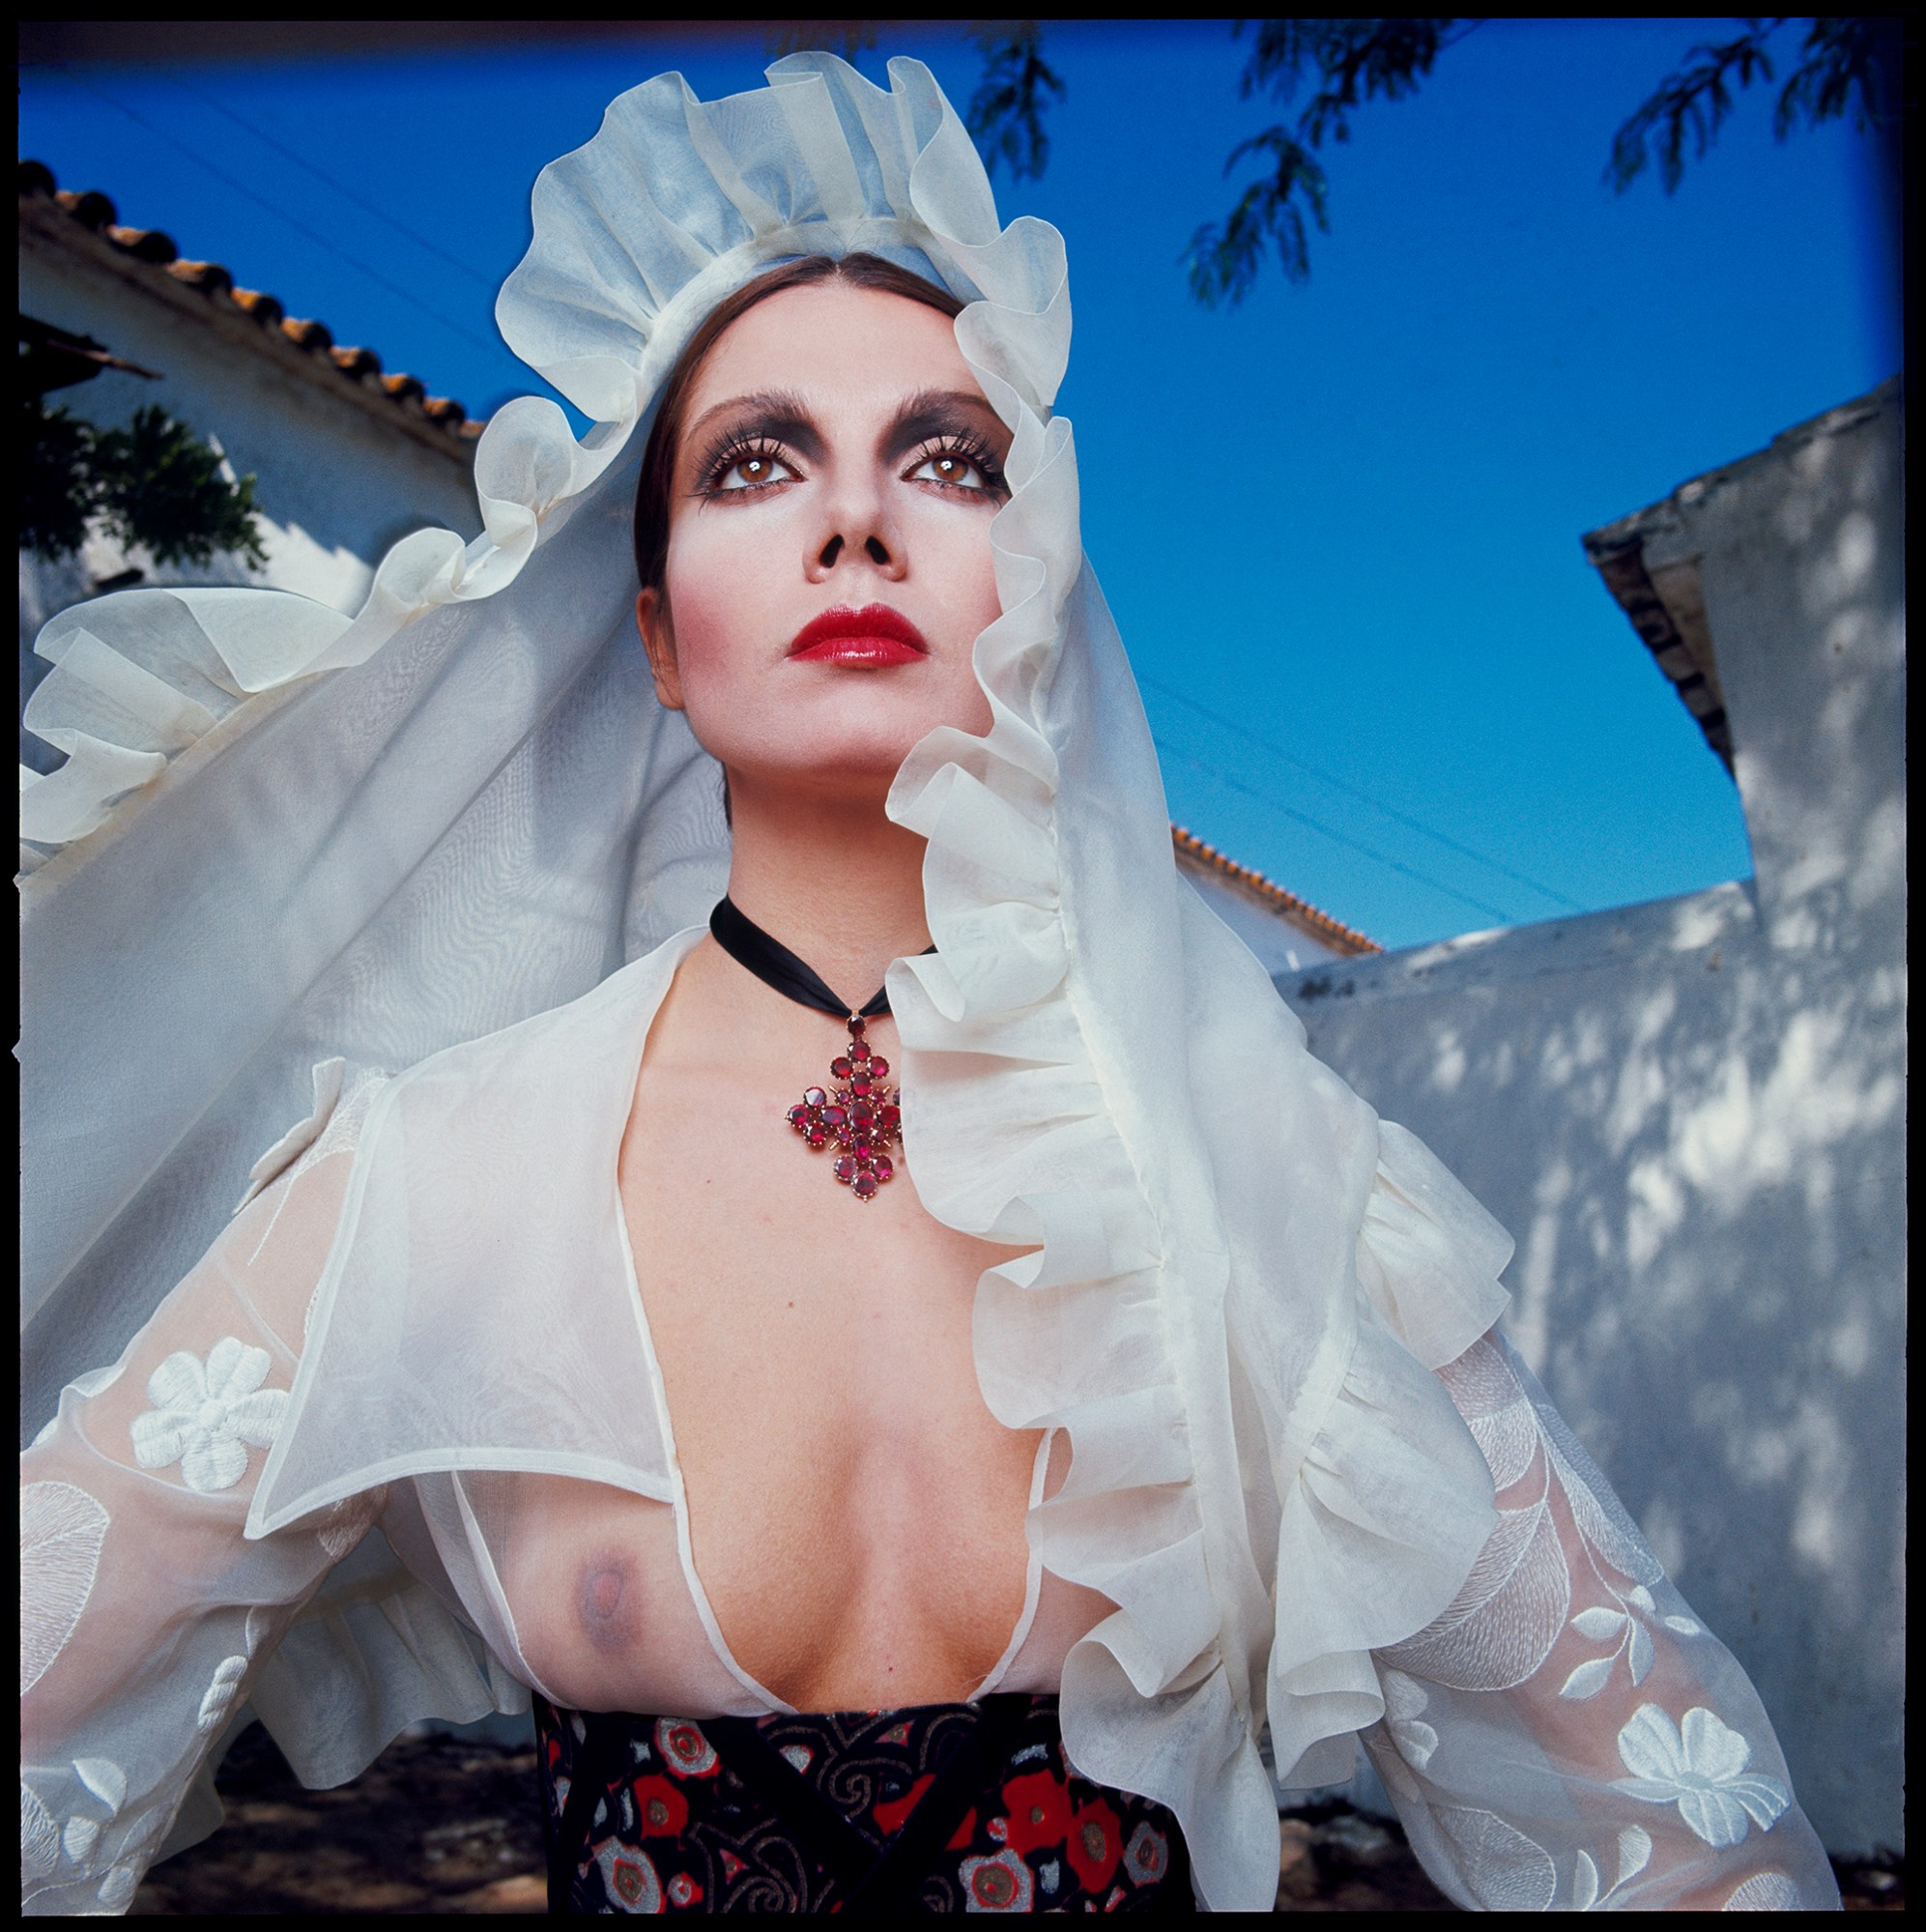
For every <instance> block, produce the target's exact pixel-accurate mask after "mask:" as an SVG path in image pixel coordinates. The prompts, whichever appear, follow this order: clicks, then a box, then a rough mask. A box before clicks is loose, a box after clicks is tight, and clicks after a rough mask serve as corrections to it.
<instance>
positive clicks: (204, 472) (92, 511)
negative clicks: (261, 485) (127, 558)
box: [18, 396, 267, 566]
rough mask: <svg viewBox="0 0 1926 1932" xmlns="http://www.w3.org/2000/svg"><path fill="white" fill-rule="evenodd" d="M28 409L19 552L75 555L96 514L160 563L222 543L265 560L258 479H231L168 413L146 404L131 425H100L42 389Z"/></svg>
mask: <svg viewBox="0 0 1926 1932" xmlns="http://www.w3.org/2000/svg"><path fill="white" fill-rule="evenodd" d="M21 411H22V422H21V427H22V432H23V442H24V445H25V448H24V455H25V463H24V465H23V468H24V472H25V475H24V476H23V479H22V485H21V490H20V497H19V512H18V517H19V536H20V548H21V549H22V550H29V551H32V552H33V554H34V555H35V556H37V557H43V558H45V559H47V560H48V561H50V562H51V561H54V560H57V559H59V558H62V557H71V556H72V554H73V553H74V552H75V551H76V550H78V549H79V548H80V545H81V543H82V542H83V541H84V540H85V538H86V534H87V526H88V523H89V522H90V520H91V519H93V518H94V517H96V516H98V517H99V518H100V519H101V525H102V526H103V528H104V529H105V530H106V531H107V533H109V534H110V535H112V536H113V537H114V538H115V539H116V540H117V541H118V542H120V543H121V544H122V545H124V546H126V547H128V548H132V547H133V546H135V545H139V546H140V547H141V548H143V549H145V550H147V551H148V552H149V553H150V554H151V555H152V557H153V558H154V561H155V562H157V563H159V564H163V565H164V564H171V563H193V564H203V563H208V562H212V561H213V559H214V558H215V557H216V555H218V554H220V553H221V552H224V551H225V552H232V553H235V554H237V555H239V556H241V557H243V558H244V559H245V560H246V561H247V562H249V563H252V564H255V565H257V566H258V565H260V564H262V563H265V562H267V554H266V552H265V551H263V550H262V548H261V539H260V533H259V532H258V530H257V529H256V526H255V515H256V512H255V508H254V478H253V477H252V476H243V477H242V478H241V479H240V481H239V482H234V483H230V482H229V481H228V480H227V479H226V478H225V477H224V476H221V474H220V458H219V457H218V456H216V454H215V453H214V451H213V450H212V449H210V448H209V447H207V445H206V444H205V443H203V442H201V440H200V439H199V438H198V437H197V436H195V434H194V433H193V431H192V430H190V429H189V428H187V425H186V424H185V423H181V422H177V421H176V420H175V419H174V418H172V417H171V416H168V415H167V414H166V413H165V412H164V411H162V410H160V409H158V408H156V407H155V406H154V405H153V404H151V403H150V404H145V405H143V406H142V407H141V408H139V409H137V410H135V411H134V413H133V418H132V420H131V421H130V422H129V425H128V426H127V428H125V429H97V428H96V427H95V426H94V425H93V424H92V423H91V422H85V421H83V420H81V419H80V418H78V417H74V416H70V415H69V414H68V413H67V411H66V410H64V409H60V408H49V407H48V406H47V405H46V403H45V402H44V401H43V400H42V398H40V397H38V396H29V397H27V398H26V399H25V400H24V401H23V402H22V404H21Z"/></svg>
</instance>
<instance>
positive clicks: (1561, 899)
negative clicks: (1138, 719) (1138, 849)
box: [1138, 673, 1590, 912]
mask: <svg viewBox="0 0 1926 1932" xmlns="http://www.w3.org/2000/svg"><path fill="white" fill-rule="evenodd" d="M1138 681H1139V682H1140V683H1144V684H1148V685H1150V686H1151V687H1152V688H1153V689H1155V690H1158V691H1162V692H1163V693H1164V696H1165V697H1166V698H1174V699H1175V700H1176V701H1177V703H1178V704H1180V705H1187V706H1190V708H1191V709H1192V710H1193V711H1195V712H1196V713H1197V714H1198V715H1199V716H1200V717H1206V718H1208V719H1209V720H1210V721H1211V723H1212V724H1214V725H1216V726H1217V727H1218V728H1219V729H1220V730H1221V731H1226V732H1229V733H1231V734H1232V735H1234V736H1236V737H1241V738H1242V739H1243V740H1244V741H1245V742H1246V743H1247V744H1250V745H1254V746H1255V747H1256V748H1257V749H1258V750H1259V751H1262V752H1266V753H1268V754H1269V755H1270V756H1271V757H1272V758H1275V759H1279V760H1280V761H1281V762H1282V763H1283V764H1289V765H1294V766H1295V767H1296V768H1297V769H1298V770H1299V771H1305V772H1308V773H1309V774H1310V776H1311V777H1313V778H1315V779H1317V780H1319V781H1320V782H1321V783H1323V784H1325V785H1329V786H1330V787H1331V788H1332V789H1333V790H1334V791H1337V792H1343V793H1348V794H1349V795H1350V796H1351V797H1353V798H1357V799H1359V800H1361V801H1362V802H1363V803H1365V804H1366V805H1368V806H1370V807H1371V808H1372V810H1373V811H1378V812H1382V813H1383V814H1384V815H1385V817H1386V818H1388V819H1395V820H1396V821H1397V822H1398V823H1399V824H1402V825H1409V826H1410V827H1411V829H1412V830H1413V831H1414V832H1421V833H1423V836H1424V837H1425V838H1427V839H1434V840H1436V841H1437V843H1438V844H1439V845H1441V846H1449V847H1450V848H1451V850H1452V851H1454V852H1458V853H1460V854H1461V855H1462V856H1464V857H1465V858H1469V859H1475V860H1476V861H1477V862H1478V863H1479V864H1480V865H1488V866H1489V867H1490V868H1491V869H1492V871H1494V872H1502V873H1503V874H1504V875H1505V877H1506V878H1507V879H1510V880H1512V881H1513V882H1514V883H1515V884H1518V885H1525V886H1529V887H1530V888H1531V889H1532V890H1533V891H1534V892H1541V893H1543V895H1544V896H1545V897H1546V898H1547V899H1549V900H1552V901H1553V902H1554V903H1555V904H1557V905H1560V906H1564V907H1566V908H1568V909H1569V910H1571V911H1573V912H1584V911H1588V910H1590V908H1588V907H1585V906H1581V905H1580V904H1579V903H1578V901H1577V900H1575V899H1572V898H1568V897H1567V895H1566V894H1565V893H1563V892H1560V891H1559V890H1558V889H1557V888H1556V887H1554V886H1550V885H1546V884H1543V883H1542V882H1541V881H1539V880H1538V879H1533V878H1531V877H1530V876H1529V875H1528V874H1526V873H1522V872H1518V871H1515V870H1514V869H1513V868H1512V867H1510V866H1509V865H1507V864H1506V863H1505V862H1504V860H1502V859H1496V858H1493V857H1491V856H1490V854H1489V853H1487V852H1481V851H1475V850H1474V849H1473V848H1472V847H1470V846H1468V845H1463V844H1461V843H1460V842H1459V841H1458V840H1456V839H1454V838H1452V836H1451V835H1450V833H1448V832H1440V831H1435V830H1433V829H1432V827H1431V826H1429V825H1427V824H1425V823H1424V822H1423V820H1420V819H1414V818H1413V817H1412V816H1411V814H1410V813H1408V812H1400V811H1399V810H1398V809H1397V807H1396V806H1395V805H1387V804H1386V803H1385V802H1384V800H1383V799H1382V798H1374V797H1372V796H1371V794H1370V793H1368V792H1365V791H1363V790H1361V789H1360V788H1359V787H1358V786H1355V785H1351V784H1348V783H1346V781H1345V780H1343V779H1341V778H1338V777H1336V776H1334V775H1333V774H1332V773H1331V772H1328V771H1322V770H1320V769H1319V768H1318V767H1317V766H1316V765H1314V764H1308V763H1307V762H1306V761H1305V760H1303V759H1301V758H1298V757H1296V756H1295V755H1294V754H1292V753H1290V752H1288V751H1285V750H1284V749H1283V747H1282V746H1281V745H1276V744H1273V743H1272V742H1271V741H1270V739H1268V738H1265V737H1261V736H1259V735H1258V734H1257V733H1255V732H1253V731H1251V730H1250V727H1249V726H1247V725H1240V724H1238V723H1236V722H1235V721H1234V720H1232V719H1230V718H1226V717H1224V716H1222V714H1221V713H1220V712H1217V711H1213V710H1212V709H1211V708H1210V707H1209V706H1206V705H1200V704H1198V703H1197V701H1196V700H1195V699H1194V698H1193V697H1191V696H1189V695H1188V694H1187V693H1185V692H1183V691H1178V690H1173V689H1172V688H1171V686H1170V685H1168V684H1166V683H1164V680H1163V679H1162V678H1150V677H1146V676H1144V675H1143V674H1142V673H1139V674H1138ZM1444 889H1445V890H1447V891H1449V890H1450V887H1445V888H1444ZM1470 903H1474V904H1475V903H1476V902H1475V901H1474V902H1470Z"/></svg>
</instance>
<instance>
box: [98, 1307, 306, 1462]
mask: <svg viewBox="0 0 1926 1932" xmlns="http://www.w3.org/2000/svg"><path fill="white" fill-rule="evenodd" d="M269 1367H270V1361H269V1356H268V1351H267V1350H266V1349H265V1348H251V1347H249V1346H248V1345H247V1344H246V1343H245V1342H244V1341H241V1340H240V1339H239V1338H238V1337H236V1336H232V1335H230V1336H226V1337H224V1338H223V1339H222V1340H221V1341H216V1343H215V1345H214V1348H213V1349H212V1351H211V1352H210V1353H209V1355H208V1359H207V1363H206V1366H205V1367H203V1366H202V1365H201V1364H200V1363H199V1362H197V1361H196V1360H195V1359H194V1358H193V1356H192V1355H191V1354H189V1353H188V1352H187V1350H186V1349H182V1350H181V1351H180V1352H179V1353H177V1354H173V1355H170V1356H168V1358H167V1359H166V1361H164V1362H163V1363H161V1365H160V1366H159V1368H158V1369H157V1370H155V1371H154V1373H153V1374H152V1375H151V1376H149V1377H148V1382H147V1399H148V1400H149V1401H150V1402H152V1403H153V1404H154V1407H153V1408H152V1409H150V1410H149V1411H148V1412H147V1414H145V1415H141V1416H136V1417H135V1418H134V1420H133V1427H132V1430H131V1434H132V1437H133V1453H134V1457H135V1459H136V1460H137V1461H138V1462H139V1464H140V1466H141V1467H142V1468H143V1469H168V1468H171V1467H172V1466H173V1465H174V1464H175V1463H177V1462H178V1463H179V1464H180V1465H181V1477H182V1480H183V1481H184V1482H185V1483H186V1484H187V1487H188V1488H190V1489H193V1490H197V1491H201V1492H206V1491H209V1490H214V1489H230V1488H232V1487H233V1486H234V1485H235V1484H237V1483H238V1482H240V1481H241V1479H242V1477H243V1476H244V1474H245V1473H246V1470H247V1451H246V1449H245V1448H244V1447H243V1445H244V1444H249V1443H251V1444H252V1445H253V1446H254V1447H255V1448H256V1449H266V1448H268V1447H270V1446H271V1445H272V1444H273V1440H274V1435H275V1432H276V1431H277V1430H278V1429H279V1427H280V1426H281V1416H282V1413H283V1412H284V1411H285V1410H286V1408H287V1405H288V1392H287V1390H285V1389H264V1388H262V1387H261V1384H262V1383H263V1382H264V1381H265V1380H266V1379H267V1375H268V1370H269Z"/></svg>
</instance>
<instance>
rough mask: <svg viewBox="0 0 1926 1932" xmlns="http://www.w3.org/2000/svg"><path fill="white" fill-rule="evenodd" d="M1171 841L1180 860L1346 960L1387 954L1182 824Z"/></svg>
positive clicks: (1177, 827) (1173, 828)
mask: <svg viewBox="0 0 1926 1932" xmlns="http://www.w3.org/2000/svg"><path fill="white" fill-rule="evenodd" d="M1170 842H1171V844H1172V845H1173V846H1174V847H1175V848H1176V850H1177V853H1178V855H1179V857H1182V858H1188V859H1191V860H1193V862H1195V863H1197V864H1200V865H1203V866H1207V867H1208V868H1209V869H1210V870H1211V871H1213V872H1215V873H1216V874H1218V875H1219V877H1220V878H1222V879H1228V880H1229V881H1230V882H1231V883H1232V884H1234V885H1238V886H1241V887H1242V888H1243V889H1244V890H1245V891H1246V892H1247V893H1249V894H1250V896H1251V897H1252V898H1253V899H1255V900H1257V901H1258V902H1259V903H1260V904H1261V905H1262V906H1263V907H1264V908H1266V909H1267V910H1268V911H1272V912H1276V913H1279V915H1281V916H1282V917H1283V918H1285V919H1288V920H1289V921H1290V923H1291V924H1292V925H1294V926H1297V927H1299V928H1301V929H1302V930H1303V931H1305V932H1307V933H1309V934H1310V935H1312V936H1313V937H1315V938H1317V939H1319V940H1321V941H1322V942H1323V943H1324V944H1326V945H1328V946H1332V947H1335V948H1336V949H1337V951H1338V952H1339V953H1342V954H1343V955H1344V956H1345V957H1346V958H1350V959H1355V958H1357V957H1358V956H1359V955H1360V954H1364V953H1381V952H1383V951H1384V948H1383V947H1382V946H1381V945H1379V944H1378V942H1377V941H1376V940H1375V939H1372V938H1367V937H1365V935H1364V934H1363V933H1360V932H1358V931H1357V930H1356V929H1355V928H1354V927H1351V926H1346V925H1344V924H1343V923H1342V922H1341V921H1340V920H1337V919H1334V918H1333V917H1332V916H1331V914H1330V913H1328V912H1320V911H1319V910H1318V909H1317V908H1316V907H1315V906H1313V905H1311V904H1310V902H1309V901H1308V900H1306V899H1300V898H1299V897H1298V896H1297V894H1296V893H1295V892H1286V891H1285V890H1284V888H1283V887H1282V886H1281V885H1278V884H1275V883H1274V882H1273V881H1272V880H1270V879H1266V878H1265V877H1264V875H1263V874H1262V873H1261V872H1253V871H1251V869H1250V867H1249V866H1248V865H1239V864H1238V863H1237V861H1236V860H1235V859H1233V858H1226V857H1225V856H1224V855H1223V853H1222V852H1221V851H1218V850H1217V848H1216V847H1215V846H1207V845H1206V844H1205V843H1204V842H1203V840H1202V839H1200V838H1198V837H1197V836H1196V835H1195V834H1194V833H1193V832H1189V831H1186V830H1185V828H1184V827H1183V826H1182V825H1177V824H1173V825H1172V826H1171V827H1170Z"/></svg>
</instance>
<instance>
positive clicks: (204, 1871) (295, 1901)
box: [130, 1725, 1906, 1915]
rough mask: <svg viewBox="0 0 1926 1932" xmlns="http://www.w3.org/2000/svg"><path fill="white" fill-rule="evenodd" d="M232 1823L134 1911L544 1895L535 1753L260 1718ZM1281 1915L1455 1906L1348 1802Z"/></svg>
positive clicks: (1326, 1811) (1287, 1879) (439, 1904)
mask: <svg viewBox="0 0 1926 1932" xmlns="http://www.w3.org/2000/svg"><path fill="white" fill-rule="evenodd" d="M218 1783H219V1788H220V1793H221V1796H222V1798H223V1799H224V1800H225V1801H226V1803H227V1810H228V1818H227V1823H226V1825H225V1826H223V1827H222V1828H221V1830H220V1831H216V1833H215V1835H214V1836H213V1837H212V1838H209V1839H207V1840H206V1841H205V1842H203V1843H202V1844H199V1845H196V1846H195V1847H194V1848H193V1850H192V1851H189V1852H183V1853H182V1854H181V1855H180V1857H179V1858H175V1859H169V1860H167V1862H166V1863H165V1864H163V1865H158V1866H156V1867H155V1869H154V1871H153V1872H152V1873H150V1874H149V1876H148V1879H147V1882H146V1883H145V1884H144V1885H143V1886H142V1887H141V1888H140V1890H139V1891H138V1892H137V1893H136V1894H135V1896H134V1901H133V1904H132V1906H131V1908H130V1910H131V1911H132V1912H135V1913H159V1914H178V1915H188V1914H215V1915H221V1914H228V1913H325V1912H347V1913H356V1912H382V1913H427V1912H481V1913H494V1912H531V1913H539V1912H542V1911H544V1910H545V1908H546V1894H545V1888H544V1884H543V1879H542V1847H541V1819H540V1814H539V1812H538V1810H537V1807H536V1798H535V1759H534V1753H533V1752H532V1751H530V1750H517V1749H512V1748H494V1747H488V1746H477V1745H475V1744H474V1743H473V1742H472V1741H470V1740H467V1739H460V1738H446V1737H430V1738H401V1739H398V1740H397V1741H396V1742H395V1743H394V1744H393V1745H389V1747H388V1749H387V1750H386V1751H384V1752H383V1753H382V1755H381V1756H380V1757H379V1758H378V1759H377V1760H376V1761H375V1762H374V1763H373V1764H372V1765H370V1766H369V1767H368V1769H367V1771H366V1772H365V1773H362V1775H361V1776H360V1777H359V1778H358V1779H356V1781H355V1782H354V1783H353V1784H348V1785H343V1786H341V1787H340V1788H339V1789H337V1790H334V1791H308V1790H305V1789H303V1788H302V1785H300V1784H299V1783H298V1782H296V1780H295V1777H294V1774H293V1773H291V1772H290V1771H289V1770H288V1768H287V1765H286V1762H285V1761H284V1760H283V1759H282V1757H281V1754H280V1752H279V1751H277V1750H276V1749H275V1748H274V1746H273V1743H272V1742H271V1741H270V1740H269V1738H268V1735H267V1733H266V1732H265V1731H263V1730H261V1729H260V1727H259V1726H258V1725H257V1726H255V1727H254V1728H253V1729H251V1730H249V1731H248V1732H246V1733H245V1735H244V1737H243V1738H242V1739H241V1741H240V1742H239V1743H238V1744H237V1745H235V1746H234V1748H233V1750H231V1751H230V1752H229V1753H228V1758H227V1762H226V1764H225V1765H224V1766H223V1767H222V1769H221V1773H220V1777H219V1779H218ZM1279 1832H1280V1856H1279V1882H1278V1910H1279V1912H1450V1911H1452V1909H1453V1908H1452V1905H1451V1903H1450V1901H1449V1900H1447V1899H1446V1898H1445V1897H1444V1895H1443V1894H1442V1893H1441V1892H1439V1891H1438V1890H1437V1889H1436V1888H1435V1887H1434V1886H1433V1885H1432V1884H1431V1882H1430V1880H1429V1879H1427V1878H1426V1877H1425V1876H1424V1874H1423V1871H1422V1870H1421V1869H1420V1868H1419V1865H1418V1861H1417V1860H1416V1859H1414V1858H1413V1857H1412V1856H1411V1852H1410V1850H1409V1848H1408V1847H1407V1846H1406V1844H1405V1842H1404V1837H1403V1834H1402V1833H1401V1832H1400V1831H1398V1830H1397V1828H1396V1826H1394V1825H1384V1824H1380V1823H1378V1822H1377V1821H1376V1820H1374V1819H1371V1818H1367V1817H1365V1815H1364V1814H1363V1813H1361V1812H1358V1811H1354V1810H1352V1809H1351V1808H1350V1806H1348V1805H1346V1804H1341V1803H1327V1804H1318V1805H1312V1806H1308V1807H1306V1808H1304V1809H1302V1810H1298V1811H1293V1812H1291V1813H1290V1814H1288V1815H1287V1816H1285V1817H1284V1818H1283V1819H1282V1820H1281V1821H1279ZM1838 1870H1839V1882H1840V1889H1841V1890H1842V1891H1843V1892H1844V1893H1845V1895H1846V1905H1847V1909H1848V1910H1849V1911H1870V1912H1903V1911H1904V1910H1905V1909H1906V1868H1905V1865H1904V1863H1903V1861H1894V1862H1888V1863H1882V1864H1854V1865H1843V1864H1842V1865H1840V1866H1839V1867H1838Z"/></svg>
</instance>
